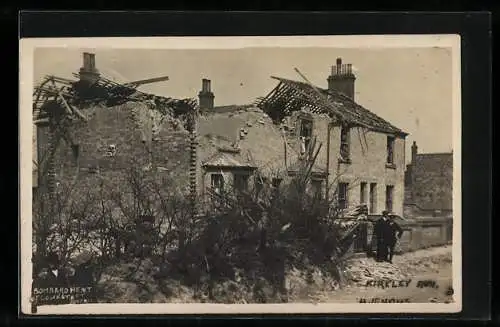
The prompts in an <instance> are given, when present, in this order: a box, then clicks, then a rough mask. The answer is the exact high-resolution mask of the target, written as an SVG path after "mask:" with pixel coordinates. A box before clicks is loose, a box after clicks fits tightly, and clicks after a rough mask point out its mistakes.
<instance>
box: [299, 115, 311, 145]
mask: <svg viewBox="0 0 500 327" xmlns="http://www.w3.org/2000/svg"><path fill="white" fill-rule="evenodd" d="M299 121H300V124H299V139H300V138H302V137H303V138H304V145H305V153H307V151H308V150H309V146H310V144H311V142H312V138H313V131H314V120H313V119H312V118H311V117H307V116H300V117H299ZM306 124H308V125H309V135H308V136H306V135H303V133H302V132H303V131H304V125H306Z"/></svg>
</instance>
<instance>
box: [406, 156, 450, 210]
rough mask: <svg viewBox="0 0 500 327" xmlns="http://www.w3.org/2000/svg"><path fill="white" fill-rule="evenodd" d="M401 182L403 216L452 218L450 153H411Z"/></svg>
mask: <svg viewBox="0 0 500 327" xmlns="http://www.w3.org/2000/svg"><path fill="white" fill-rule="evenodd" d="M405 180H406V181H405V184H406V185H405V188H406V192H405V214H406V215H407V216H410V217H419V216H449V215H451V214H452V207H453V153H423V154H416V153H415V154H414V158H413V160H412V162H411V164H409V165H408V167H407V171H406V176H405Z"/></svg>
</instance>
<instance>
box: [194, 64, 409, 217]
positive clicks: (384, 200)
mask: <svg viewBox="0 0 500 327" xmlns="http://www.w3.org/2000/svg"><path fill="white" fill-rule="evenodd" d="M273 78H275V79H276V80H277V81H278V85H277V86H276V88H275V89H273V90H272V91H271V92H270V93H269V94H268V95H267V96H265V97H263V98H261V99H258V101H257V102H256V104H255V105H242V106H238V105H233V106H214V98H215V95H214V93H213V92H212V91H211V82H210V81H209V80H207V79H204V80H203V81H202V90H201V91H200V93H199V103H200V115H199V119H198V133H199V138H200V146H199V158H200V160H201V161H200V169H201V173H200V185H202V190H204V189H206V188H207V187H209V188H210V187H211V188H213V189H215V190H219V189H222V188H227V187H236V188H241V187H247V186H248V185H250V183H252V182H255V181H262V180H263V179H264V180H265V181H267V182H268V183H270V184H272V185H274V186H279V184H280V183H281V181H282V180H284V179H286V178H289V177H291V176H294V174H296V173H297V171H298V170H299V168H300V166H301V165H304V163H305V162H307V161H310V160H313V159H314V161H315V165H314V166H313V167H312V171H311V177H312V178H311V188H312V189H313V190H315V191H316V192H319V193H320V194H322V195H324V194H329V195H330V194H333V193H335V194H336V199H337V200H338V202H339V204H340V206H341V207H342V208H346V209H347V208H349V207H352V206H355V205H358V204H360V203H361V204H367V205H368V207H369V210H370V212H372V213H379V212H381V211H382V210H385V209H387V210H390V211H393V212H395V213H398V214H400V215H401V214H402V213H403V194H404V168H405V158H404V153H405V138H406V135H407V133H405V132H403V131H402V130H401V129H399V128H397V127H395V126H393V125H392V124H390V123H389V122H387V121H386V120H384V119H382V118H381V117H379V116H377V115H376V114H374V113H373V112H371V111H369V110H368V109H366V108H364V107H363V106H361V105H359V104H357V103H356V102H355V100H354V82H355V76H354V74H353V73H352V69H351V65H346V64H342V62H341V60H340V59H338V60H337V65H336V66H333V67H332V71H331V75H330V76H329V77H328V79H327V80H328V88H327V89H323V88H319V87H316V86H313V85H311V84H308V83H303V82H298V81H292V80H288V79H284V78H278V77H273ZM313 145H314V146H313ZM311 149H317V150H316V151H318V152H317V153H316V152H312V151H311ZM256 172H258V174H257V175H256V174H255V173H256Z"/></svg>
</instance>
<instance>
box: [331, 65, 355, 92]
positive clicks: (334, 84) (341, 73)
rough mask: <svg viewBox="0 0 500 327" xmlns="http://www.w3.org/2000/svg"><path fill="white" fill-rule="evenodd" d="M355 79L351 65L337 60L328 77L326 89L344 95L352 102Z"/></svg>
mask: <svg viewBox="0 0 500 327" xmlns="http://www.w3.org/2000/svg"><path fill="white" fill-rule="evenodd" d="M355 80H356V77H355V76H354V74H353V72H352V64H343V63H342V58H337V62H336V65H335V66H332V72H331V74H330V76H329V77H328V79H327V81H328V89H329V90H335V91H339V92H341V93H344V94H345V95H347V96H348V97H350V98H351V99H353V100H354V82H355Z"/></svg>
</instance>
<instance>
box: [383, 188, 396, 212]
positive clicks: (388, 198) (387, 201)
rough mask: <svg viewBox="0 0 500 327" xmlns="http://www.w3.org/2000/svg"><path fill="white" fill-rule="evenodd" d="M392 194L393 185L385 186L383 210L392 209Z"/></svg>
mask: <svg viewBox="0 0 500 327" xmlns="http://www.w3.org/2000/svg"><path fill="white" fill-rule="evenodd" d="M393 196H394V186H392V185H387V186H386V187H385V210H387V211H392V201H393Z"/></svg>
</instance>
